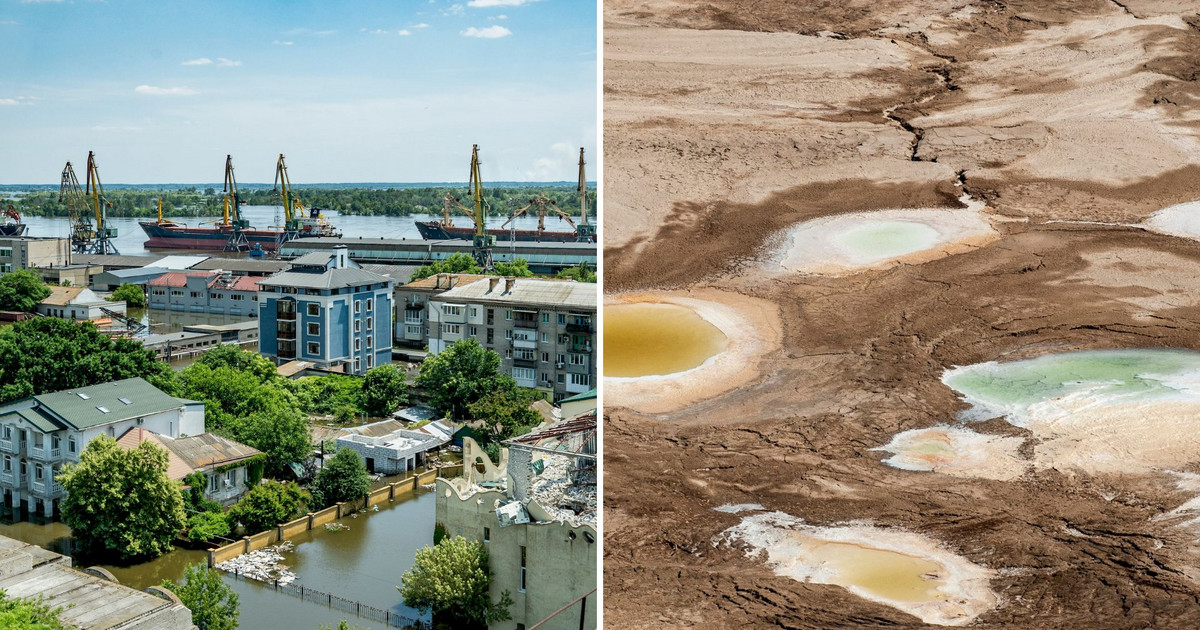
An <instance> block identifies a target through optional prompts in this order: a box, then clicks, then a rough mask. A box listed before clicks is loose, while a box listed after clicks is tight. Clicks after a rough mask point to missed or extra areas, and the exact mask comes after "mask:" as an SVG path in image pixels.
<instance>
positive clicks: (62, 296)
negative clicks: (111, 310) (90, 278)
mask: <svg viewBox="0 0 1200 630" xmlns="http://www.w3.org/2000/svg"><path fill="white" fill-rule="evenodd" d="M85 289H87V287H50V295H48V296H46V299H44V300H42V301H41V303H42V304H45V305H47V306H66V305H68V304H70V303H71V302H72V301H73V300H75V299H76V298H78V297H79V294H80V293H83V292H84V290H85ZM89 292H90V291H89ZM93 297H94V294H93Z"/></svg>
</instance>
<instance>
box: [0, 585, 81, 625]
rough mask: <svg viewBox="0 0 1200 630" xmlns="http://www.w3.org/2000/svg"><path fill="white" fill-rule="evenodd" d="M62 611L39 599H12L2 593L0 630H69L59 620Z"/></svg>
mask: <svg viewBox="0 0 1200 630" xmlns="http://www.w3.org/2000/svg"><path fill="white" fill-rule="evenodd" d="M61 610H62V609H52V608H50V607H49V606H47V605H45V604H44V603H42V600H41V599H40V598H39V599H33V600H30V599H17V598H11V597H8V596H7V595H5V594H4V591H0V629H3V630H10V629H12V630H17V629H18V628H19V629H20V630H69V629H68V627H67V625H66V624H64V623H63V622H61V621H59V620H58V613H59V612H60V611H61Z"/></svg>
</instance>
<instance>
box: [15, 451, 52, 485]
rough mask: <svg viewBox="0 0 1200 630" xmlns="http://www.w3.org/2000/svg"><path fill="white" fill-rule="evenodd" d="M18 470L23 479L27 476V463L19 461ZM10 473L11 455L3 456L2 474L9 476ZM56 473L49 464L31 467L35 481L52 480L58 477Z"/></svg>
mask: <svg viewBox="0 0 1200 630" xmlns="http://www.w3.org/2000/svg"><path fill="white" fill-rule="evenodd" d="M20 470H21V477H24V476H25V475H27V474H29V462H27V461H25V460H21V461H20ZM12 471H13V457H12V455H5V456H4V472H5V473H6V474H10V475H11V474H12ZM58 473H59V470H58V469H57V468H55V467H53V466H51V465H49V464H34V465H33V478H34V480H36V481H42V480H45V479H47V478H49V479H51V480H53V479H54V477H55V476H57V475H58Z"/></svg>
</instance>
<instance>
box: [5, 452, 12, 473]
mask: <svg viewBox="0 0 1200 630" xmlns="http://www.w3.org/2000/svg"><path fill="white" fill-rule="evenodd" d="M4 472H12V458H11V457H9V456H8V455H5V456H4Z"/></svg>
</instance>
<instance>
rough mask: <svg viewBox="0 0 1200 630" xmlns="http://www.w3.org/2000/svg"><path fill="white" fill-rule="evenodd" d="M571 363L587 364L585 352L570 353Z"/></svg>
mask: <svg viewBox="0 0 1200 630" xmlns="http://www.w3.org/2000/svg"><path fill="white" fill-rule="evenodd" d="M571 365H587V355H586V354H575V353H573V352H572V353H571Z"/></svg>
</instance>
